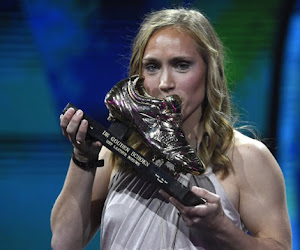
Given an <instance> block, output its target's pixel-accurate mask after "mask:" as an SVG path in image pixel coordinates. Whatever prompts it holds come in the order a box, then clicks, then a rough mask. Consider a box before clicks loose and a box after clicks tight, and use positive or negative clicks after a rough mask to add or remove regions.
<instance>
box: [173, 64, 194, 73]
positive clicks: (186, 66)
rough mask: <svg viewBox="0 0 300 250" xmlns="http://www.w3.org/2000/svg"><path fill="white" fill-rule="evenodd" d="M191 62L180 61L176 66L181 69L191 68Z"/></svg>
mask: <svg viewBox="0 0 300 250" xmlns="http://www.w3.org/2000/svg"><path fill="white" fill-rule="evenodd" d="M190 65H191V64H190V63H189V62H179V63H177V64H176V68H177V69H178V70H179V71H183V72H184V71H187V70H188V69H189V68H190Z"/></svg>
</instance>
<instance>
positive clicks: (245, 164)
mask: <svg viewBox="0 0 300 250" xmlns="http://www.w3.org/2000/svg"><path fill="white" fill-rule="evenodd" d="M231 152H232V155H231V157H232V162H233V167H234V169H235V170H236V171H238V172H239V171H246V172H248V173H250V172H252V171H254V172H256V171H259V172H262V171H278V173H281V170H280V168H279V165H278V163H277V161H276V159H275V157H274V156H273V155H272V153H271V152H270V151H269V149H268V148H267V147H266V145H265V144H264V143H262V142H261V141H258V140H256V139H252V138H250V137H248V136H246V135H244V134H242V133H240V132H238V131H234V144H233V147H232V151H231Z"/></svg>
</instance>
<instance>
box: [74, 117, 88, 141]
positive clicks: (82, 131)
mask: <svg viewBox="0 0 300 250" xmlns="http://www.w3.org/2000/svg"><path fill="white" fill-rule="evenodd" d="M87 129H88V121H87V120H85V119H83V120H82V121H81V123H80V125H79V128H78V131H77V134H76V142H77V143H78V144H81V143H84V142H85V137H86V132H87Z"/></svg>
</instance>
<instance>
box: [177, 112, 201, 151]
mask: <svg viewBox="0 0 300 250" xmlns="http://www.w3.org/2000/svg"><path fill="white" fill-rule="evenodd" d="M200 118H201V113H200V115H199V113H198V114H197V113H194V114H193V115H191V116H190V117H188V118H187V119H186V120H185V121H184V122H183V125H182V129H183V132H184V135H185V138H186V140H187V142H188V143H189V144H190V145H191V147H192V148H194V149H196V148H197V147H198V145H199V143H200V142H201V139H202V138H201V137H202V122H199V121H200Z"/></svg>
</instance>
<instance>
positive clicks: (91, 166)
mask: <svg viewBox="0 0 300 250" xmlns="http://www.w3.org/2000/svg"><path fill="white" fill-rule="evenodd" d="M72 160H73V162H74V163H75V164H76V165H77V166H78V167H80V168H81V169H83V170H92V169H94V168H97V167H103V166H104V160H97V161H88V162H82V161H79V160H77V159H76V157H75V155H74V153H72Z"/></svg>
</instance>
